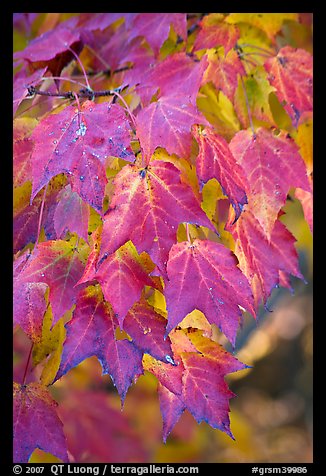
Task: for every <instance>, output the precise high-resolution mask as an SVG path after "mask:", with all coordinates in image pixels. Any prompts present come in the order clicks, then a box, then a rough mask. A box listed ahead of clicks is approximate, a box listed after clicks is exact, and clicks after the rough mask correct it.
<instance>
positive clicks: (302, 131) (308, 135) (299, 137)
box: [294, 112, 313, 175]
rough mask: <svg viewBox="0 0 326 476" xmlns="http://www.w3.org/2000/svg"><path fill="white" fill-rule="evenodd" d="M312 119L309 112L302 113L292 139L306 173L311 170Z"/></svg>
mask: <svg viewBox="0 0 326 476" xmlns="http://www.w3.org/2000/svg"><path fill="white" fill-rule="evenodd" d="M312 131H313V117H312V113H311V112H306V113H304V114H303V115H302V116H301V118H300V122H299V126H298V131H297V134H296V136H295V137H294V140H295V142H296V143H297V144H298V146H299V147H300V154H301V156H302V158H303V160H304V161H305V163H306V165H307V173H308V174H309V175H310V174H311V172H312V170H313V148H312V147H313V135H312Z"/></svg>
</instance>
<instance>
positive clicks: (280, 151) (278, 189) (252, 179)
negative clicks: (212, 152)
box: [230, 127, 310, 236]
mask: <svg viewBox="0 0 326 476" xmlns="http://www.w3.org/2000/svg"><path fill="white" fill-rule="evenodd" d="M230 149H231V152H232V153H233V155H234V157H235V158H236V160H237V161H238V162H239V164H240V165H241V166H242V169H243V171H244V173H245V177H246V178H247V180H248V183H249V187H248V190H247V197H248V203H249V206H250V210H251V211H252V213H253V214H254V215H255V217H256V218H257V220H258V221H259V223H260V224H261V226H262V228H263V230H264V232H265V233H266V235H267V236H270V234H271V232H272V230H273V227H274V223H275V221H276V219H277V216H278V213H279V211H280V209H281V207H282V206H283V205H284V203H285V201H286V196H287V193H288V192H289V189H290V188H291V187H300V188H302V189H304V190H307V191H309V190H310V184H309V181H308V177H307V172H306V166H305V163H304V161H303V159H302V157H301V156H300V153H299V151H298V147H297V145H296V144H295V143H294V141H293V140H292V139H291V138H290V137H289V136H288V135H287V134H286V133H285V132H284V131H281V132H280V133H279V134H278V135H276V134H275V133H273V131H269V130H267V129H264V128H262V127H260V128H258V129H257V130H256V132H255V134H253V133H252V131H250V130H242V131H240V132H238V133H237V134H236V135H235V136H234V137H233V139H232V140H231V142H230Z"/></svg>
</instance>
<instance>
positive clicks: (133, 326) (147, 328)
mask: <svg viewBox="0 0 326 476" xmlns="http://www.w3.org/2000/svg"><path fill="white" fill-rule="evenodd" d="M166 322H167V321H166V319H165V318H164V317H162V316H161V315H160V314H158V313H157V312H155V311H154V309H153V308H152V306H150V305H149V304H148V303H147V302H146V301H145V300H144V299H141V300H140V301H139V302H137V303H136V304H134V306H133V307H132V308H131V309H130V310H129V312H128V314H127V315H126V317H125V319H124V322H123V329H124V330H125V331H126V332H127V334H128V335H130V337H131V338H132V340H133V342H134V343H135V345H136V346H137V347H138V348H139V349H141V350H142V352H144V353H147V354H150V355H152V356H153V357H154V358H155V359H158V360H162V361H163V362H166V361H168V362H169V361H173V357H172V349H171V343H170V339H169V338H167V339H164V333H165V326H166Z"/></svg>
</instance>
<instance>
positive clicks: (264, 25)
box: [225, 13, 298, 39]
mask: <svg viewBox="0 0 326 476" xmlns="http://www.w3.org/2000/svg"><path fill="white" fill-rule="evenodd" d="M285 20H295V21H296V20H298V14H297V13H230V15H229V16H227V17H226V20H225V21H226V22H227V23H231V24H234V23H243V22H244V23H249V24H250V25H253V26H255V27H257V28H260V29H261V30H263V31H264V32H265V33H266V34H267V35H268V37H269V38H271V39H273V38H274V36H275V35H276V33H277V32H278V31H280V29H281V28H282V25H283V22H284V21H285Z"/></svg>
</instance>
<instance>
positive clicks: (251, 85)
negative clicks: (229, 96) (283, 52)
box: [234, 66, 276, 129]
mask: <svg viewBox="0 0 326 476" xmlns="http://www.w3.org/2000/svg"><path fill="white" fill-rule="evenodd" d="M244 89H245V90H244ZM274 91H275V88H274V87H273V86H271V85H270V83H269V81H268V79H267V73H266V71H265V69H264V68H263V66H257V67H256V68H255V69H253V70H251V72H250V74H248V76H247V77H245V78H243V83H242V81H241V78H239V80H238V88H237V90H236V92H235V96H234V108H235V110H236V112H237V115H238V117H239V119H240V121H241V124H242V126H243V127H244V128H245V129H247V128H248V127H249V126H250V122H249V116H248V106H247V101H248V105H249V110H250V114H251V117H252V119H253V121H254V125H255V126H256V127H257V124H256V123H255V119H258V120H259V121H263V122H265V123H267V125H276V124H275V121H274V118H273V114H272V111H271V109H270V105H269V95H270V93H272V92H274Z"/></svg>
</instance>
